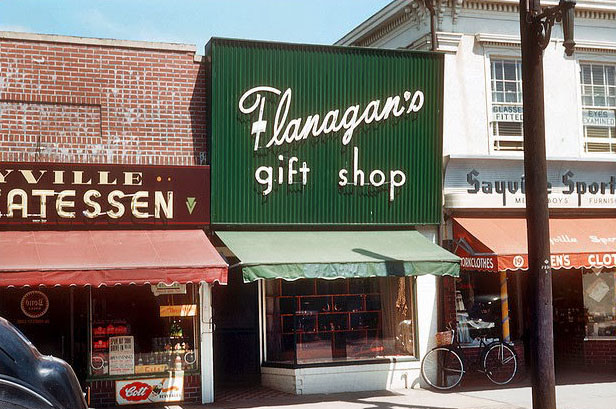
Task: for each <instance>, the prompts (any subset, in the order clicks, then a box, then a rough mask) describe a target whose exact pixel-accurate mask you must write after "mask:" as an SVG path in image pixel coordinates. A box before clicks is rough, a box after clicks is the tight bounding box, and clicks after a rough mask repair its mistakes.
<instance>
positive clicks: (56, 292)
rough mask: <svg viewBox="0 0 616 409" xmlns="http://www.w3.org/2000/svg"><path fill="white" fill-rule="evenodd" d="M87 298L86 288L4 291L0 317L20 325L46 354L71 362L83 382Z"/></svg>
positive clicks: (35, 344)
mask: <svg viewBox="0 0 616 409" xmlns="http://www.w3.org/2000/svg"><path fill="white" fill-rule="evenodd" d="M87 299H88V292H87V289H85V288H74V287H71V288H66V287H58V288H37V289H33V288H2V289H0V316H2V317H4V318H6V319H7V320H9V321H10V322H11V323H12V324H14V325H15V326H17V328H19V330H20V331H22V332H23V333H24V335H25V336H26V337H27V338H28V339H29V340H30V341H31V342H32V344H34V346H35V347H36V348H37V349H38V350H39V351H40V352H41V353H42V354H44V355H53V356H55V357H58V358H61V359H63V360H65V361H67V362H68V363H69V364H70V365H71V366H72V367H73V369H74V370H75V372H76V374H77V376H78V378H79V380H80V381H81V382H83V381H84V380H85V378H86V372H87V366H86V365H87V351H88V348H87V332H86V331H85V329H86V328H87V314H88V304H87Z"/></svg>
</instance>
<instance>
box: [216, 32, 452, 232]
mask: <svg viewBox="0 0 616 409" xmlns="http://www.w3.org/2000/svg"><path fill="white" fill-rule="evenodd" d="M207 52H208V54H209V56H210V57H211V61H212V73H211V78H212V87H211V93H212V104H211V110H212V118H211V121H210V123H211V127H212V132H211V148H210V152H211V166H212V172H213V178H212V180H213V181H214V184H213V186H212V189H213V195H215V197H224V198H227V200H217V201H214V203H213V204H212V220H213V223H217V224H374V225H387V224H421V223H438V222H439V217H440V204H441V199H440V198H441V163H442V156H441V155H442V140H441V137H442V136H441V130H442V124H441V117H442V112H441V111H442V108H441V107H442V79H443V56H442V55H436V54H428V53H414V52H407V51H393V50H389V51H385V50H365V49H356V48H343V47H324V46H305V45H289V44H275V43H261V42H249V41H238V40H223V39H213V40H212V41H211V42H210V43H209V44H208V47H207Z"/></svg>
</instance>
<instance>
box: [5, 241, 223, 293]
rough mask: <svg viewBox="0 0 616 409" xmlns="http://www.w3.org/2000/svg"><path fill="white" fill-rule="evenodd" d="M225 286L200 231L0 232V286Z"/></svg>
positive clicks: (219, 266) (215, 254)
mask: <svg viewBox="0 0 616 409" xmlns="http://www.w3.org/2000/svg"><path fill="white" fill-rule="evenodd" d="M201 281H205V282H208V283H212V282H215V281H217V282H220V283H222V284H226V282H227V263H226V262H225V261H224V260H223V259H222V257H221V256H220V254H218V252H217V251H216V249H215V248H214V246H213V245H212V243H210V241H209V240H208V238H207V236H206V235H205V233H204V232H203V231H202V230H114V231H109V230H104V231H4V232H0V286H3V287H7V286H16V287H17V286H38V285H45V286H57V285H61V286H64V285H91V286H103V285H107V286H111V285H118V284H158V283H167V284H170V283H174V282H175V283H188V282H192V283H198V282H201Z"/></svg>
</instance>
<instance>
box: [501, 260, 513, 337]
mask: <svg viewBox="0 0 616 409" xmlns="http://www.w3.org/2000/svg"><path fill="white" fill-rule="evenodd" d="M499 274H500V297H501V323H502V326H503V334H502V335H503V341H505V342H511V334H510V331H509V298H508V295H507V272H506V271H501V272H500V273H499Z"/></svg>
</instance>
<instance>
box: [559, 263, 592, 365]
mask: <svg viewBox="0 0 616 409" xmlns="http://www.w3.org/2000/svg"><path fill="white" fill-rule="evenodd" d="M552 274H553V276H552V300H553V301H552V303H553V306H554V366H555V367H556V369H557V370H567V369H575V368H581V367H583V366H584V336H585V330H584V328H585V321H586V316H585V313H584V297H583V292H582V274H581V273H580V272H579V271H578V270H554V271H553V273H552Z"/></svg>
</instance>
